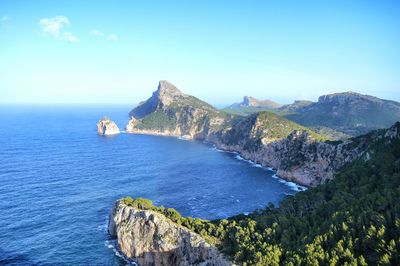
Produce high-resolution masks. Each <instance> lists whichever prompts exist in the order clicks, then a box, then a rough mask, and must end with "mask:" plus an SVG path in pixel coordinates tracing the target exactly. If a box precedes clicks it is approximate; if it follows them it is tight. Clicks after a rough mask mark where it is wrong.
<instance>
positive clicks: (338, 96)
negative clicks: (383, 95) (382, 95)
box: [318, 91, 382, 104]
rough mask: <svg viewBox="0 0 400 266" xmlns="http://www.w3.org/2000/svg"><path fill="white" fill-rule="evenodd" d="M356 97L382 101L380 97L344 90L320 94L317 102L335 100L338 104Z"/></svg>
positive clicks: (356, 98)
mask: <svg viewBox="0 0 400 266" xmlns="http://www.w3.org/2000/svg"><path fill="white" fill-rule="evenodd" d="M358 99H362V100H367V101H382V100H381V99H379V98H377V97H374V96H370V95H364V94H361V93H358V92H354V91H346V92H338V93H332V94H326V95H322V96H320V97H319V98H318V102H319V103H324V102H337V103H340V104H344V103H345V102H351V101H353V100H358Z"/></svg>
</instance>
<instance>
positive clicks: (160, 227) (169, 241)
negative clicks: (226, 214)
mask: <svg viewBox="0 0 400 266" xmlns="http://www.w3.org/2000/svg"><path fill="white" fill-rule="evenodd" d="M346 95H347V96H348V97H347V98H346ZM348 98H349V99H348ZM371 99H372V104H376V103H377V102H378V104H381V103H380V102H379V101H381V100H380V99H377V98H371V97H370V96H364V95H358V94H355V93H344V94H333V95H328V96H325V97H323V98H321V97H320V101H319V103H318V104H317V105H315V106H313V107H312V108H314V109H315V108H317V107H318V106H319V105H320V104H323V103H325V104H328V105H329V104H331V103H334V105H335V108H336V109H338V107H337V105H338V104H342V105H346V104H348V102H349V101H350V102H354V101H356V102H357V101H358V102H361V103H360V104H361V105H363V106H366V105H367V106H368V104H369V105H371V103H369V102H368V101H371ZM366 101H367V102H368V103H365V102H366ZM257 104H261V105H263V106H266V108H269V109H281V110H283V108H286V109H290V108H292V109H293V108H296V107H293V106H282V105H278V104H271V102H270V101H263V102H258V101H256V100H255V99H253V98H248V97H247V98H245V99H244V105H251V106H252V107H254V106H256V105H257ZM295 104H298V103H296V102H295ZM390 104H391V106H390V108H391V110H392V112H391V115H392V117H393V118H392V119H391V120H390V119H389V120H390V121H389V120H388V121H387V122H386V123H389V122H395V121H396V119H397V120H400V112H398V109H396V108H397V106H398V105H397V104H396V103H393V102H391V103H390ZM299 106H301V108H311V107H310V104H306V105H302V104H301V105H299ZM234 107H235V108H236V106H234ZM242 107H243V106H242ZM299 108H300V107H299ZM312 108H311V109H312ZM355 108H358V107H355ZM371 108H372V109H374V107H371ZM325 109H326V108H325ZM385 112H386V111H385ZM300 113H301V112H300ZM303 114H304V113H303ZM363 115H365V114H363ZM129 116H130V120H129V122H128V124H127V126H126V132H127V133H135V134H153V135H165V136H175V137H181V138H186V139H200V140H207V141H209V142H211V143H213V144H215V145H216V147H217V148H219V149H222V150H226V151H234V152H238V153H239V154H240V155H241V156H242V157H243V158H245V159H249V160H252V161H254V162H256V163H259V164H261V165H264V166H269V167H273V168H274V169H277V174H278V175H279V176H280V177H282V178H284V179H287V180H290V181H293V182H296V183H298V184H302V185H305V186H308V187H316V189H317V190H318V189H320V188H322V189H326V188H325V187H326V186H327V185H329V184H330V183H332V184H335V182H336V183H337V182H339V181H338V180H340V176H341V175H342V174H343V172H344V171H343V169H346V167H348V166H354V165H357V164H362V163H364V164H366V166H365V168H368V167H369V168H370V167H373V165H372V166H371V165H368V163H369V162H370V161H374V160H377V159H376V156H378V154H379V152H377V150H378V149H379V147H378V145H387V146H388V147H389V146H390V147H391V148H393V147H392V146H393V145H394V144H395V145H399V141H400V130H399V127H400V124H399V123H397V124H395V125H394V126H392V127H390V128H388V129H382V130H375V131H372V132H370V133H368V134H364V135H359V136H355V137H353V138H345V139H335V140H330V139H329V137H328V136H327V135H324V134H323V133H322V131H318V130H313V129H312V128H308V127H306V126H305V125H304V124H306V123H303V124H297V123H296V122H294V121H291V120H289V119H287V118H285V117H283V116H282V115H279V114H277V112H275V113H274V112H270V111H266V110H262V111H258V112H256V113H251V114H250V115H247V116H238V115H236V114H232V113H228V112H225V111H221V110H218V109H216V108H214V107H212V106H211V105H209V104H207V103H205V102H203V101H201V100H199V99H197V98H195V97H193V96H190V95H186V94H184V93H182V92H181V91H179V90H178V89H177V88H176V87H175V86H174V85H172V84H171V83H169V82H167V81H160V83H159V86H158V89H157V90H156V91H155V92H154V93H153V95H152V96H151V97H150V98H149V99H148V100H146V101H144V102H142V103H141V104H139V105H138V106H137V107H135V108H134V109H133V110H132V111H131V112H130V113H129ZM375 116H377V115H375ZM392 120H394V121H392ZM340 128H341V127H340V125H338V126H336V127H335V128H332V130H337V129H340ZM363 130H364V128H363ZM98 131H99V134H101V135H111V134H118V133H119V129H118V127H117V126H116V124H115V123H114V122H112V121H111V120H109V119H104V118H103V119H102V120H100V121H99V123H98ZM317 131H318V132H317ZM349 132H356V130H353V131H352V130H351V129H349V128H348V125H347V128H346V130H345V133H346V134H348V133H349ZM342 133H343V132H342ZM345 133H343V134H345ZM338 136H340V137H341V138H342V137H343V135H341V134H338ZM382 143H383V144H382ZM399 146H400V145H399ZM396 147H397V146H396ZM382 152H387V151H380V153H382ZM394 153H395V156H398V155H397V154H396V152H394ZM397 161H398V160H397ZM379 162H380V161H379ZM375 167H376V165H375ZM337 176H339V178H338V177H337ZM371 178H372V177H371ZM306 193H311V194H312V193H317V192H315V190H313V189H311V190H309V191H307V192H306ZM331 193H332V192H331ZM301 194H302V193H301ZM296 197H297V196H295V198H296ZM298 197H301V195H299V196H298ZM141 200H142V199H139V200H138V201H137V200H133V199H130V198H129V199H128V200H126V199H124V200H120V201H118V202H117V203H116V204H115V206H114V208H113V211H112V214H111V215H110V222H109V233H110V235H111V236H112V237H116V238H117V240H118V247H119V249H120V250H121V251H122V253H123V254H124V255H126V256H127V257H128V258H130V259H134V260H135V261H137V262H139V263H140V265H195V264H196V265H230V264H233V263H238V264H241V263H244V262H249V263H251V264H253V263H255V264H261V265H265V264H270V263H271V262H274V261H275V262H279V263H280V262H282V261H286V262H288V261H289V262H290V261H292V260H291V259H290V260H289V258H293V257H292V256H294V254H299V255H303V256H304V255H305V253H302V252H303V251H301V252H300V251H299V252H298V253H296V252H294V253H290V254H286V255H284V257H283V258H282V252H283V250H282V247H280V248H277V249H275V248H274V247H275V246H273V245H272V246H269V248H270V249H268V250H269V251H268V252H266V253H269V254H264V253H265V252H264V253H262V252H261V253H257V252H256V251H254V252H255V253H254V254H253V253H252V252H250V253H251V254H252V255H249V254H250V253H249V254H247V255H246V254H242V255H240V252H245V250H246V248H245V247H236V249H235V250H234V251H232V250H231V247H229V248H226V247H224V245H225V246H226V245H228V246H229V245H235V244H234V242H235V241H236V240H229V239H226V237H227V236H223V235H222V233H217V231H218V229H216V228H222V229H221V230H222V231H224V232H225V231H227V232H231V230H232V226H233V227H235V226H236V225H237V223H238V224H239V225H240V226H239V228H242V229H243V228H247V230H248V228H249V227H248V226H249V225H248V224H246V223H248V222H249V221H252V220H254V221H258V219H260V217H264V218H265V217H270V216H269V215H270V212H274V211H276V210H275V209H274V207H268V208H267V210H266V211H267V212H268V215H267V214H265V213H263V212H261V213H258V212H255V213H253V214H250V217H251V218H246V217H244V216H240V215H239V216H238V217H233V218H229V219H228V220H229V222H224V221H227V220H219V221H215V222H212V221H211V222H210V221H204V220H200V219H192V220H190V222H188V220H187V219H189V218H182V217H181V218H179V217H180V215H179V214H177V217H178V218H176V217H175V216H174V215H171V213H175V212H176V211H175V210H173V209H165V208H164V207H155V206H153V205H151V204H147V205H146V204H142V205H141V204H138V202H139V203H140V202H141ZM288 201H289V202H290V199H289V200H284V202H283V203H282V204H283V206H284V207H281V209H285V203H286V202H288ZM300 201H301V200H300ZM303 201H304V202H305V200H303ZM327 204H328V203H327ZM145 205H146V206H145ZM300 209H301V208H300ZM165 210H167V211H165ZM168 210H169V211H168ZM277 211H278V212H279V209H278V210H277ZM190 219H191V218H190ZM268 219H269V218H268ZM328 220H329V219H328ZM182 221H183V222H182ZM232 221H233V222H232ZM246 221H247V222H246ZM399 221H400V220H399ZM182 223H183V224H182ZM256 223H257V222H256ZM244 224H245V225H244ZM259 224H262V223H260V222H259ZM264 226H266V225H264ZM265 228H268V226H267V227H265ZM242 229H240V230H242ZM238 230H239V229H238ZM243 230H244V229H243ZM268 230H269V229H268ZM254 231H257V230H256V229H254ZM231 233H232V232H231ZM235 234H236V233H235ZM253 237H254V235H253ZM210 239H212V240H211V241H210ZM256 239H257V237H255V239H253V240H251V239H250V240H251V241H257V240H256ZM226 241H227V242H226ZM238 241H239V242H241V241H240V240H238ZM243 241H244V240H243ZM275 241H277V240H275ZM224 242H226V243H224ZM244 242H245V241H244ZM255 245H256V244H255ZM264 245H266V246H265V247H267V246H268V244H264ZM253 249H256V250H259V251H258V252H260V250H262V248H261V247H257V245H256V246H254V247H253ZM284 249H286V252H291V251H290V248H288V247H285V248H284ZM246 252H249V251H246ZM363 252H365V251H358V252H355V253H356V254H358V255H359V256H358V257H354V258H353V259H354V260H350V259H349V260H348V261H356V262H359V264H361V265H362V262H363V261H365V258H364V256H363ZM269 256H272V257H271V258H270V257H269ZM367 259H368V260H369V261H376V260H375V259H374V258H373V259H370V258H367ZM331 260H332V258H326V260H325V261H327V262H329V261H331ZM288 265H291V264H290V263H289V264H288ZM293 265H296V264H293Z"/></svg>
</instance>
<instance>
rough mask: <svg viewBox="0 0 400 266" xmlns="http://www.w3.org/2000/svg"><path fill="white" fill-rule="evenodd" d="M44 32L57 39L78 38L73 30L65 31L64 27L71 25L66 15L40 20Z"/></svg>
mask: <svg viewBox="0 0 400 266" xmlns="http://www.w3.org/2000/svg"><path fill="white" fill-rule="evenodd" d="M39 25H40V26H41V27H42V30H43V32H45V33H46V34H49V35H51V36H53V37H55V38H57V39H62V40H67V41H69V42H76V41H78V38H77V37H76V36H74V35H73V34H72V33H71V32H64V31H63V28H64V27H66V26H69V25H70V22H69V19H68V18H67V17H65V16H56V17H53V18H43V19H41V20H40V21H39Z"/></svg>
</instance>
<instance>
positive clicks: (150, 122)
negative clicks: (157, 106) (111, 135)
mask: <svg viewBox="0 0 400 266" xmlns="http://www.w3.org/2000/svg"><path fill="white" fill-rule="evenodd" d="M175 125H176V120H175V117H173V116H168V115H167V114H166V113H165V112H163V111H161V110H157V111H155V112H152V113H150V114H148V115H147V116H145V117H144V118H143V119H142V120H141V121H140V123H138V124H137V125H136V127H137V128H138V129H150V130H169V129H174V128H175Z"/></svg>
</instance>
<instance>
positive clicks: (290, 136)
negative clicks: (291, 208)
mask: <svg viewBox="0 0 400 266" xmlns="http://www.w3.org/2000/svg"><path fill="white" fill-rule="evenodd" d="M250 102H251V101H249V103H248V104H250ZM398 108H399V104H398V103H396V102H393V101H386V100H381V99H378V98H376V97H372V96H365V95H361V94H357V93H338V94H332V95H326V96H321V97H320V98H319V101H318V102H317V103H312V102H304V101H297V102H295V103H294V104H292V105H288V106H283V107H280V108H278V109H280V110H281V111H282V112H283V111H285V112H286V113H285V115H283V114H281V115H277V114H274V113H272V112H270V111H260V112H257V113H254V114H251V115H248V116H235V115H232V114H227V113H225V112H224V111H221V110H217V109H216V108H214V107H213V106H211V105H209V104H207V103H205V102H203V101H201V100H199V99H197V98H195V97H193V96H190V95H187V94H184V93H182V92H181V91H179V90H178V89H177V88H176V87H175V86H174V85H172V84H171V83H169V82H167V81H160V83H159V86H158V89H157V90H156V91H155V92H154V93H153V95H152V96H151V97H150V98H149V99H148V100H146V101H145V102H142V103H140V104H139V105H138V106H137V107H135V108H134V109H133V110H132V111H131V112H130V117H131V119H130V120H129V122H128V125H127V127H126V131H127V132H128V133H140V134H157V135H168V136H176V137H182V138H187V139H203V140H208V141H210V142H212V143H213V144H215V145H216V146H217V147H218V148H219V149H222V150H226V151H233V152H238V153H239V154H240V155H241V156H242V157H244V158H245V159H248V160H252V161H254V162H256V163H259V164H261V165H263V166H266V167H272V168H275V169H276V170H277V175H278V176H279V177H281V178H284V179H286V180H290V181H293V182H296V183H299V184H303V185H306V186H311V187H314V186H317V185H319V184H322V183H326V182H328V181H329V180H331V179H332V178H333V177H334V175H335V174H336V173H337V172H338V171H339V170H340V169H341V167H343V166H344V165H345V164H347V163H349V162H352V161H354V160H357V159H358V158H360V157H361V156H363V155H364V151H365V147H366V146H367V145H368V143H367V142H368V140H367V139H363V138H352V139H348V138H346V137H343V140H341V141H330V140H329V139H332V138H330V136H332V135H333V137H334V138H333V139H337V138H338V136H345V134H344V133H342V132H343V131H344V132H346V133H353V134H354V135H356V133H355V129H357V131H356V132H357V133H359V132H362V130H365V131H366V130H369V129H371V128H379V127H381V126H382V125H383V124H386V123H389V122H390V121H391V120H396V119H397V116H396V114H397V112H398ZM278 109H275V110H278ZM289 111H290V112H289ZM284 116H286V117H287V118H285V117H284ZM399 118H400V117H399ZM294 121H298V123H296V122H294ZM356 122H357V123H356ZM363 123H364V124H363ZM305 125H306V126H305ZM362 125H364V126H362ZM361 129H362V130H361ZM321 132H322V134H321ZM326 132H327V133H326ZM340 134H342V135H340Z"/></svg>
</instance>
